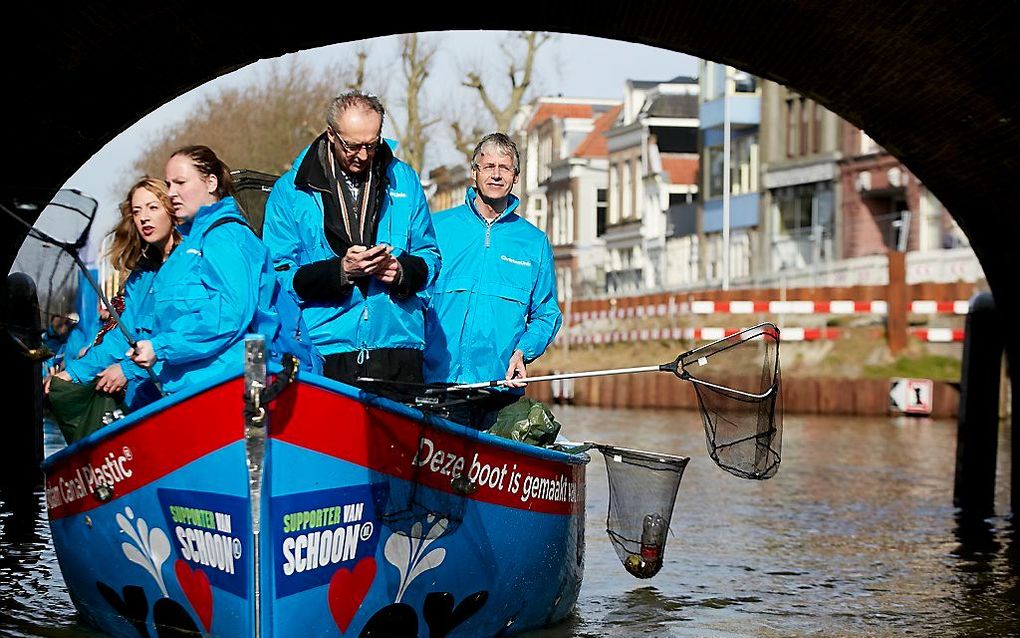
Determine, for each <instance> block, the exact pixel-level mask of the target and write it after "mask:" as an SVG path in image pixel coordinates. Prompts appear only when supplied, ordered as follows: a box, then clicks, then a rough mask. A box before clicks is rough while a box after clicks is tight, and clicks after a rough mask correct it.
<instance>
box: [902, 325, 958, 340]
mask: <svg viewBox="0 0 1020 638" xmlns="http://www.w3.org/2000/svg"><path fill="white" fill-rule="evenodd" d="M910 334H912V335H914V336H915V337H917V338H918V339H920V340H921V341H927V342H929V343H954V342H959V341H963V335H964V331H963V330H956V329H954V328H912V329H911V330H910Z"/></svg>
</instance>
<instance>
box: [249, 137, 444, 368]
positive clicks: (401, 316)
mask: <svg viewBox="0 0 1020 638" xmlns="http://www.w3.org/2000/svg"><path fill="white" fill-rule="evenodd" d="M316 143H318V142H316ZM387 143H389V140H387ZM310 148H312V147H311V146H309V147H307V148H305V149H304V150H303V151H302V152H301V153H300V154H299V155H298V156H297V158H295V160H294V163H293V165H292V166H293V168H292V169H291V170H289V171H287V172H286V173H284V174H283V176H282V177H280V179H279V180H277V182H276V185H275V186H274V187H273V190H272V192H271V193H270V195H269V199H268V201H267V202H266V211H265V223H264V227H263V236H262V239H263V241H264V242H265V243H266V246H267V247H268V248H269V252H270V254H271V255H272V257H273V262H274V264H275V268H276V270H277V274H278V275H279V276H280V279H281V283H282V284H283V286H284V289H285V290H287V291H289V292H290V293H291V294H293V295H294V298H295V299H297V300H298V302H299V304H300V305H301V309H302V316H303V318H304V321H305V324H306V325H307V327H308V330H309V334H310V335H311V341H312V343H314V344H315V346H316V347H317V348H318V350H319V352H321V353H322V354H323V355H331V354H337V353H342V352H355V351H371V350H374V349H378V348H409V349H416V350H422V349H424V347H425V344H424V309H425V305H426V303H427V301H428V293H427V289H428V286H429V285H430V284H431V283H432V282H433V281H435V278H436V275H437V273H438V272H439V268H440V260H439V248H438V246H437V245H436V236H435V231H434V230H433V228H432V219H431V217H432V216H431V215H430V214H429V209H428V203H427V202H426V200H425V194H424V192H422V188H421V181H420V180H419V179H418V175H417V174H415V172H414V169H412V168H411V167H410V166H408V165H407V164H405V163H404V162H401V161H400V160H398V159H396V158H392V159H391V160H390V161H389V163H388V164H387V165H386V168H385V175H386V178H387V180H388V184H387V186H386V189H385V195H384V196H383V197H382V201H381V203H380V207H379V211H378V215H377V220H378V222H377V224H378V225H377V230H376V235H375V241H376V243H385V244H389V245H390V246H392V248H393V252H392V254H393V256H394V257H397V258H399V257H400V256H401V254H404V253H406V254H409V255H411V256H414V257H418V258H420V259H421V260H423V261H424V263H425V266H426V267H427V273H425V277H424V278H425V282H424V285H423V286H422V287H421V290H418V291H417V292H414V293H413V294H410V295H408V296H406V297H404V298H401V296H399V295H395V294H393V291H392V290H391V288H390V285H389V284H385V283H382V282H380V281H379V280H377V279H375V278H369V281H368V287H367V290H366V292H365V293H362V291H361V289H360V288H359V287H358V286H353V287H352V289H351V291H350V294H349V295H345V296H344V297H343V298H342V299H338V300H333V301H309V300H305V299H302V298H301V295H300V294H298V293H297V292H295V290H294V276H295V274H297V271H298V269H299V268H301V267H302V266H305V265H308V264H312V263H315V262H322V261H326V260H331V259H336V258H337V257H343V255H337V254H336V253H335V252H334V251H333V249H332V248H331V247H330V245H329V242H328V241H327V239H326V234H325V229H324V225H323V224H324V203H323V193H322V192H321V191H320V190H316V189H312V188H308V187H305V186H298V185H297V184H296V183H295V178H296V176H297V174H298V171H299V167H300V166H301V164H302V161H303V160H304V159H305V156H306V155H307V154H308V152H309V149H310ZM380 156H384V157H389V156H391V155H390V154H389V153H388V152H387V153H386V154H385V155H382V150H380V155H377V159H379V157H380Z"/></svg>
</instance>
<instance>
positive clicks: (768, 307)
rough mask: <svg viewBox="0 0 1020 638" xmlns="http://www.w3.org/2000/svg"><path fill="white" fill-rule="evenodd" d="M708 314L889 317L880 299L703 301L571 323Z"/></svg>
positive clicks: (927, 305) (917, 310)
mask: <svg viewBox="0 0 1020 638" xmlns="http://www.w3.org/2000/svg"><path fill="white" fill-rule="evenodd" d="M969 307H970V302H968V301H966V300H957V301H932V300H928V299H919V300H916V301H912V302H910V305H909V307H908V308H907V310H908V312H910V313H912V314H917V315H936V314H938V315H945V314H954V315H965V314H967V311H968V309H969ZM687 314H692V315H712V314H734V315H749V314H769V315H812V314H818V315H824V314H832V315H852V314H871V315H886V314H889V305H888V304H887V303H886V302H885V301H883V300H877V301H853V300H850V299H838V300H834V301H747V300H741V301H706V300H695V301H691V302H689V303H688V302H682V303H670V304H664V303H660V304H646V305H643V306H630V307H628V308H609V309H604V310H598V311H585V312H572V313H570V321H571V323H582V322H586V321H590V320H594V319H630V318H633V317H639V318H641V317H666V316H669V317H672V316H676V315H687Z"/></svg>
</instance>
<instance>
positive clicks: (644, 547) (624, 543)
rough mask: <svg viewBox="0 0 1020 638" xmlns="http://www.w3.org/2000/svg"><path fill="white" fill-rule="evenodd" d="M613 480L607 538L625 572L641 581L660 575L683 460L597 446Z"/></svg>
mask: <svg viewBox="0 0 1020 638" xmlns="http://www.w3.org/2000/svg"><path fill="white" fill-rule="evenodd" d="M597 448H598V450H599V451H600V452H602V456H603V457H604V458H605V460H606V471H607V474H608V476H609V513H608V515H607V516H606V533H608V534H609V540H610V541H612V543H613V548H614V549H615V550H616V555H617V556H619V557H620V562H622V563H623V566H624V568H626V570H627V571H628V572H630V573H631V574H632V575H633V576H636V577H637V578H651V577H652V576H655V575H656V574H657V573H658V572H659V570H660V569H662V559H663V553H664V551H665V548H666V532H667V531H669V521H670V519H671V518H672V516H673V506H674V504H675V503H676V495H677V491H678V490H679V489H680V479H681V478H683V474H684V468H685V467H687V462H688V461H689V460H690V459H689V458H687V457H685V456H672V455H669V454H656V453H654V452H643V451H641V450H631V449H628V448H620V447H614V446H610V445H599V446H597Z"/></svg>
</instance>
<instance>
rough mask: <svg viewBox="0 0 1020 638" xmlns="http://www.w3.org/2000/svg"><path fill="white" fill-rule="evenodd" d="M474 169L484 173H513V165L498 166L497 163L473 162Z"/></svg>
mask: <svg viewBox="0 0 1020 638" xmlns="http://www.w3.org/2000/svg"><path fill="white" fill-rule="evenodd" d="M475 170H476V171H479V172H482V173H485V174H486V175H492V174H493V173H506V174H507V175H513V174H514V172H515V171H514V167H513V166H500V165H499V164H485V165H478V164H475Z"/></svg>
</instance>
